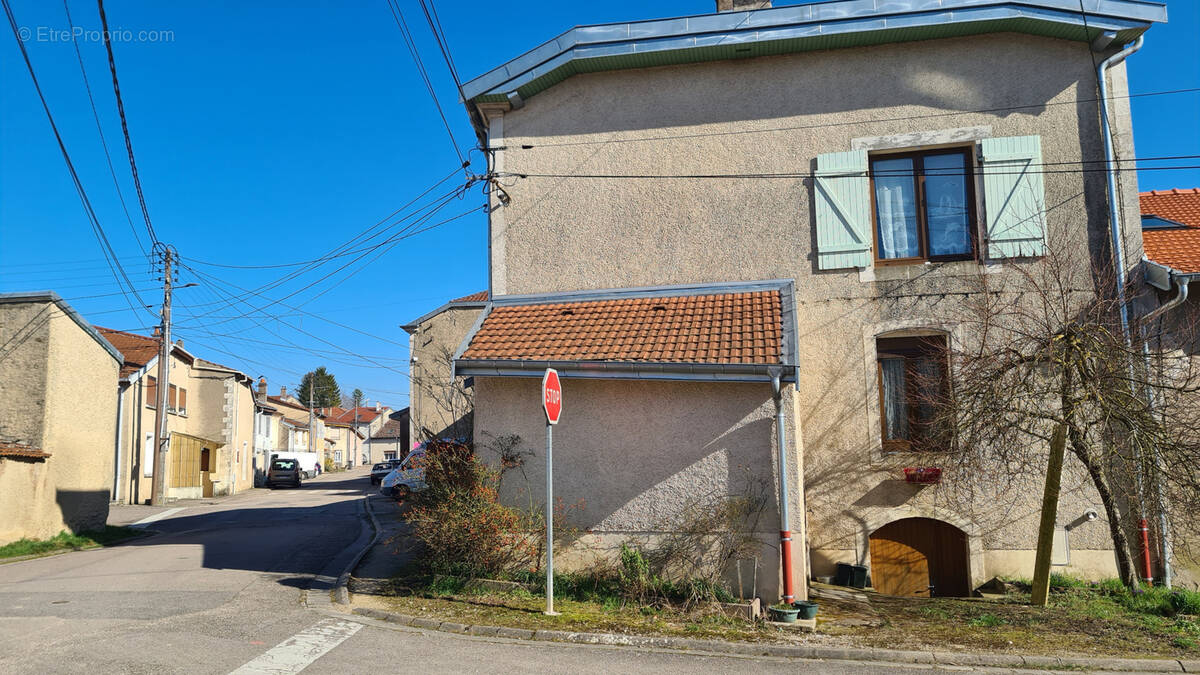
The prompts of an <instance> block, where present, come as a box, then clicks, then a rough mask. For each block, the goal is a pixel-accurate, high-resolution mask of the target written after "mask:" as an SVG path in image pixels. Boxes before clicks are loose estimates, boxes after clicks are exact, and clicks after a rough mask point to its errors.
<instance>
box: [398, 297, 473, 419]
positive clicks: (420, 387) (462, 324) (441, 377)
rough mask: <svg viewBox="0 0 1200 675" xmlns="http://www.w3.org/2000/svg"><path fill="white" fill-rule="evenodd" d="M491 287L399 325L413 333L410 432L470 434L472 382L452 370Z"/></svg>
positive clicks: (411, 340) (411, 342)
mask: <svg viewBox="0 0 1200 675" xmlns="http://www.w3.org/2000/svg"><path fill="white" fill-rule="evenodd" d="M487 299H488V294H487V291H480V292H478V293H472V294H471V295H467V296H463V297H461V298H456V299H454V300H451V301H450V302H447V303H446V304H444V305H442V306H441V307H438V308H437V309H435V310H433V311H431V312H429V313H427V314H425V315H423V316H421V317H419V318H417V319H415V320H413V321H410V322H409V323H407V324H405V325H403V326H401V328H403V329H404V330H405V331H406V332H407V333H408V335H409V337H408V345H409V353H410V354H411V357H410V359H409V414H410V417H409V419H410V423H409V435H410V437H411V438H413V439H414V440H429V439H431V438H469V437H471V435H472V433H473V432H472V420H473V415H472V412H473V410H474V402H473V401H472V397H471V388H470V383H469V382H468V381H465V380H464V379H463V378H456V377H453V375H452V370H453V362H454V355H455V352H456V351H457V350H458V347H459V344H460V343H462V340H463V338H464V337H466V335H467V333H468V332H469V331H470V330H471V327H472V326H474V325H475V322H476V320H477V319H479V314H480V312H482V311H483V308H484V307H485V306H487Z"/></svg>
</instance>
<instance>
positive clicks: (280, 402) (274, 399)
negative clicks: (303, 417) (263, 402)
mask: <svg viewBox="0 0 1200 675" xmlns="http://www.w3.org/2000/svg"><path fill="white" fill-rule="evenodd" d="M267 400H268V401H270V402H271V403H274V404H275V405H281V406H284V407H285V408H292V409H294V410H303V411H304V412H308V408H306V407H305V406H302V405H300V404H298V403H292V402H291V401H289V400H287V399H285V398H280V397H278V396H268V397H267Z"/></svg>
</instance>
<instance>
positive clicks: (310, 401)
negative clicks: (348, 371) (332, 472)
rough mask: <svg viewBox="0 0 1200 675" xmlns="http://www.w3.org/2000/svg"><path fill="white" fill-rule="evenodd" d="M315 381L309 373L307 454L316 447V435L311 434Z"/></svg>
mask: <svg viewBox="0 0 1200 675" xmlns="http://www.w3.org/2000/svg"><path fill="white" fill-rule="evenodd" d="M316 380H317V378H315V377H313V376H312V374H311V373H310V374H309V376H308V451H309V452H312V451H313V448H315V447H316V440H315V439H316V435H315V434H313V386H314V383H315V382H316ZM317 457H318V459H317V461H318V462H319V461H321V460H320V455H317Z"/></svg>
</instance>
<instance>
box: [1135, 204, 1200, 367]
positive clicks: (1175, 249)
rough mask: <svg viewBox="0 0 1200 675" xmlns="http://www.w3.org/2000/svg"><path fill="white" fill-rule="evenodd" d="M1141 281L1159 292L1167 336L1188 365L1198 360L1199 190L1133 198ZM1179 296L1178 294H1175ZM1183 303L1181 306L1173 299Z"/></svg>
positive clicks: (1199, 339) (1199, 345) (1199, 352)
mask: <svg viewBox="0 0 1200 675" xmlns="http://www.w3.org/2000/svg"><path fill="white" fill-rule="evenodd" d="M1139 198H1140V203H1141V207H1142V239H1143V241H1144V242H1145V249H1146V260H1147V261H1148V262H1147V275H1146V277H1147V280H1148V281H1149V282H1150V284H1151V285H1153V286H1154V287H1156V288H1158V289H1159V290H1161V291H1163V293H1161V294H1160V298H1159V299H1160V301H1162V302H1163V303H1164V305H1163V306H1165V307H1168V308H1169V311H1168V312H1164V313H1163V319H1164V321H1166V322H1167V323H1166V326H1168V327H1169V329H1170V330H1169V332H1167V334H1168V335H1173V336H1174V340H1175V342H1176V343H1177V346H1178V347H1179V348H1180V349H1182V350H1183V351H1184V352H1185V353H1187V354H1189V355H1191V356H1192V357H1193V359H1196V358H1200V337H1197V334H1198V331H1197V327H1198V326H1200V284H1197V285H1196V286H1194V287H1193V286H1192V283H1193V282H1196V281H1197V280H1198V279H1200V188H1191V189H1187V190H1178V189H1176V190H1154V191H1151V192H1143V193H1141V195H1139ZM1181 291H1182V292H1181ZM1179 298H1183V299H1184V300H1183V302H1180V301H1179V300H1178V299H1179Z"/></svg>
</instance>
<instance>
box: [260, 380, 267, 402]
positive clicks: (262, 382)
mask: <svg viewBox="0 0 1200 675" xmlns="http://www.w3.org/2000/svg"><path fill="white" fill-rule="evenodd" d="M258 395H259V396H261V397H263V398H266V397H267V378H265V377H260V378H258Z"/></svg>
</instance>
